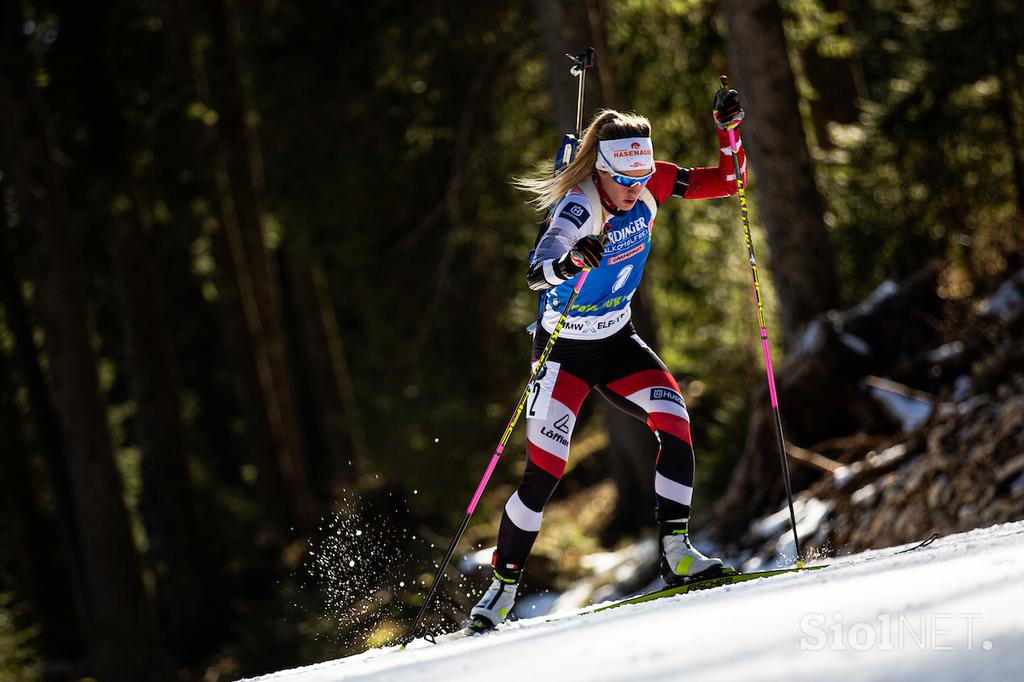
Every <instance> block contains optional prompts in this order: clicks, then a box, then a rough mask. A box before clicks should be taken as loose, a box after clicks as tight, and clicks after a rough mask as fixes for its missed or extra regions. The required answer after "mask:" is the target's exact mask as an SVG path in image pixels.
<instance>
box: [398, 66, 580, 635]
mask: <svg viewBox="0 0 1024 682" xmlns="http://www.w3.org/2000/svg"><path fill="white" fill-rule="evenodd" d="M595 55H596V53H595V51H594V48H592V47H588V48H587V49H586V50H585V51H584V52H582V53H580V54H579V55H578V56H576V57H573V56H572V55H566V56H567V57H569V59H571V60H572V62H573V67H572V69H570V71H569V73H571V74H572V75H573V76H576V77H577V78H579V79H580V84H579V94H578V97H577V99H576V139H577V140H578V139H579V137H580V135H581V134H582V126H583V92H584V88H585V83H586V76H587V69H588V68H590V67H592V66H593V65H594V57H595ZM574 142H575V141H574ZM575 152H576V149H575V145H573V147H572V149H571V151H570V155H569V158H568V161H571V160H572V157H573V156H575ZM568 161H566V163H568ZM588 272H589V270H588V269H586V268H585V269H584V270H583V271H582V272H580V275H579V278H578V279H577V280H576V286H574V287H573V290H572V294H570V295H569V300H568V301H566V303H565V308H564V309H563V310H562V314H561V315H560V316H559V317H558V322H557V323H555V328H554V330H553V331H552V332H551V338H549V339H548V342H547V343H546V344H545V345H544V350H543V351H542V352H541V354H540V358H539V359H538V360H537V365H536V367H534V369H533V373H532V374H531V375H530V380H529V381H528V382H526V388H524V389H523V393H522V395H520V396H519V402H518V403H517V404H516V409H515V411H513V412H512V417H511V418H510V419H509V420H508V425H507V426H506V427H505V432H504V433H503V434H502V435H501V440H499V441H498V447H497V448H495V450H494V453H493V454H492V455H491V461H490V462H489V463H488V464H487V469H486V470H485V471H484V475H483V478H481V479H480V483H478V484H477V486H476V491H475V492H474V493H473V499H471V500H470V501H469V506H468V507H466V515H465V517H463V519H462V523H461V524H460V525H459V529H458V530H457V531H456V532H455V537H454V538H452V542H451V544H450V545H449V546H448V551H447V552H445V555H444V559H442V560H441V564H440V565H439V566H438V568H437V573H436V574H435V575H434V581H433V582H432V583H431V584H430V590H428V591H427V596H426V598H425V599H424V600H423V604H422V605H421V606H420V610H419V613H418V614H416V621H415V622H414V623H413V626H412V630H410V631H409V634H408V635H407V636H406V638H405V640H404V641H403V642H402V647H403V648H404V647H405V645H406V644H408V643H409V642H411V641H413V640H414V639H416V637H417V636H418V635H419V633H420V626H421V624H422V622H423V617H424V616H425V615H426V613H427V609H428V607H429V606H430V602H431V601H432V600H433V598H434V593H435V592H436V591H437V586H438V585H440V584H441V578H442V577H443V576H444V572H445V570H446V569H447V568H448V564H449V563H450V562H451V560H452V555H453V554H455V547H456V546H457V545H458V544H459V540H461V539H462V536H463V534H464V533H465V532H466V528H467V527H468V526H469V520H470V518H472V516H473V512H474V511H476V505H477V503H478V502H480V497H481V496H482V495H483V493H484V488H486V487H487V482H488V481H489V480H490V479H491V474H492V473H494V467H495V466H497V464H498V460H499V459H500V458H501V454H502V453H503V452H504V451H505V445H506V444H507V443H508V439H509V438H510V437H511V436H512V431H513V430H514V429H515V427H516V423H518V421H519V417H520V416H521V415H522V413H523V408H524V407H525V406H526V402H527V400H528V399H529V396H530V387H531V386H532V385H533V382H534V381H536V380H537V378H538V377H539V376H540V375H541V374H542V373H543V371H544V365H545V364H547V360H548V356H550V355H551V350H552V349H553V348H554V347H555V341H556V340H558V335H559V334H560V333H561V332H562V327H563V326H565V320H566V319H567V318H568V317H569V311H571V310H572V306H573V303H575V302H576V296H577V295H579V293H580V289H582V288H583V283H584V282H585V281H586V280H587V273H588ZM423 634H424V635H426V636H427V637H428V640H429V639H431V635H430V633H429V632H426V631H424V633H423Z"/></svg>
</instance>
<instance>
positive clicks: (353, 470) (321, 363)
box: [289, 255, 369, 492]
mask: <svg viewBox="0 0 1024 682" xmlns="http://www.w3.org/2000/svg"><path fill="white" fill-rule="evenodd" d="M289 265H290V271H291V272H290V274H291V277H290V279H291V281H292V287H291V290H292V302H293V305H294V307H295V310H296V311H297V312H298V315H299V318H300V319H301V328H302V341H303V345H304V347H305V350H306V357H307V358H308V359H309V364H310V367H311V370H312V376H311V377H310V378H311V380H312V383H313V390H314V392H315V393H316V402H317V405H318V407H319V409H318V413H319V415H318V416H319V420H320V424H319V426H320V429H321V432H322V438H323V441H324V444H325V448H326V450H327V455H328V460H329V462H330V465H329V469H330V474H329V476H328V478H329V480H330V485H331V487H332V488H333V489H337V488H343V487H351V486H355V485H356V484H357V483H358V481H359V476H360V475H361V474H363V473H365V472H366V466H367V464H368V462H369V452H368V450H369V448H368V446H367V444H366V433H365V432H364V431H363V426H362V419H361V417H360V414H359V406H358V403H357V401H356V398H355V391H354V390H353V387H352V376H351V374H350V373H349V368H348V360H347V359H346V357H345V346H344V341H343V339H342V337H341V330H340V329H339V328H338V320H337V318H336V317H335V315H334V309H333V308H332V307H331V302H330V300H329V299H328V297H327V278H326V275H325V274H324V271H323V268H321V267H320V265H319V264H317V263H315V262H314V263H308V264H303V263H299V262H298V257H297V256H295V255H292V256H291V258H290V259H289ZM328 492H332V491H328ZM333 492H336V490H335V491H333Z"/></svg>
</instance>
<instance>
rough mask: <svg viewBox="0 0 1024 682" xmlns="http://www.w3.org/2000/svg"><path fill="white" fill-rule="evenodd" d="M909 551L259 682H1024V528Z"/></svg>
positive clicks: (518, 625) (367, 656)
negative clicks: (493, 681) (482, 681)
mask: <svg viewBox="0 0 1024 682" xmlns="http://www.w3.org/2000/svg"><path fill="white" fill-rule="evenodd" d="M910 546H912V545H906V546H904V547H903V549H905V548H907V547H910ZM897 549H900V548H890V549H883V550H873V551H870V552H865V553H863V554H858V555H852V556H847V557H840V558H837V559H833V560H832V561H831V562H830V566H829V567H828V568H825V569H822V570H819V571H813V572H807V573H799V574H790V575H782V576H777V577H773V578H766V579H762V580H754V581H750V582H746V583H741V584H737V585H731V586H727V587H722V588H718V589H715V590H709V591H703V592H695V593H693V594H688V595H679V596H676V597H670V598H666V599H661V600H657V601H653V602H647V603H644V604H636V605H632V606H623V607H620V608H616V609H612V610H610V611H604V612H601V613H591V614H586V615H583V616H577V615H573V614H567V615H564V616H562V617H559V616H557V615H556V616H550V615H549V616H546V617H541V618H534V619H526V620H520V621H517V622H515V623H510V624H508V625H506V626H504V627H503V628H502V629H500V630H498V631H496V632H493V633H490V634H487V635H484V636H481V637H473V638H467V639H458V640H455V641H449V642H444V643H441V644H437V645H432V644H429V643H427V642H424V641H417V642H414V643H413V644H411V645H410V646H409V647H408V648H407V649H405V650H399V649H398V648H397V647H389V648H384V649H375V650H371V651H367V652H365V653H362V654H359V655H357V656H351V657H349V658H344V659H340V660H337V661H330V662H327V663H321V664H318V665H314V666H309V667H305V668H297V669H295V670H289V671H283V672H279V673H275V674H272V675H266V676H263V677H259V678H256V679H259V680H268V681H269V680H276V681H287V682H331V681H333V680H374V681H376V680H403V681H404V680H410V681H427V680H438V681H440V680H445V681H448V680H460V679H467V678H476V679H484V678H491V679H496V678H500V679H515V680H528V681H529V682H542V681H544V680H559V681H560V682H561V681H565V680H587V682H592V681H594V680H692V679H700V680H750V681H756V680H787V681H788V682H793V681H796V680H822V679H827V680H843V681H844V682H845V681H847V680H850V681H856V680H928V681H929V682H935V681H939V680H971V681H972V682H983V681H987V680H999V681H1004V680H1024V522H1019V523H1013V524H1004V525H1000V526H993V527H991V528H986V529H981V530H975V531H971V532H968V533H962V534H959V535H951V536H948V537H945V538H941V539H939V540H937V541H935V543H934V544H932V545H930V546H927V547H922V548H920V549H915V550H913V551H911V552H908V553H905V554H897V553H896V551H897ZM552 618H554V620H552Z"/></svg>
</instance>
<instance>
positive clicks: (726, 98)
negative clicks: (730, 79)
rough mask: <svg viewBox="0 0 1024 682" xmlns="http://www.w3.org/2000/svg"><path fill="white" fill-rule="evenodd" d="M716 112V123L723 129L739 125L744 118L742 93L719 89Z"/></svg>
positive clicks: (716, 98) (716, 97)
mask: <svg viewBox="0 0 1024 682" xmlns="http://www.w3.org/2000/svg"><path fill="white" fill-rule="evenodd" d="M714 112H715V113H714V115H715V125H716V126H718V127H719V128H720V129H721V130H729V129H730V128H735V127H736V126H738V125H739V124H740V121H742V120H743V109H742V108H741V107H740V93H738V92H736V91H735V90H717V91H716V92H715V107H714Z"/></svg>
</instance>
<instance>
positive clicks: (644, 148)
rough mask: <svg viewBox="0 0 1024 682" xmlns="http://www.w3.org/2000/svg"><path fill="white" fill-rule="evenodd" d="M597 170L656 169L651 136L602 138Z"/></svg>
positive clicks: (617, 171) (598, 147) (618, 171)
mask: <svg viewBox="0 0 1024 682" xmlns="http://www.w3.org/2000/svg"><path fill="white" fill-rule="evenodd" d="M597 149H598V154H597V163H595V164H594V166H595V167H596V168H597V170H600V171H608V172H612V171H614V172H616V173H623V172H625V171H635V170H653V169H654V145H653V144H651V138H649V137H627V138H626V139H624V140H601V141H600V142H598V143H597Z"/></svg>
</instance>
